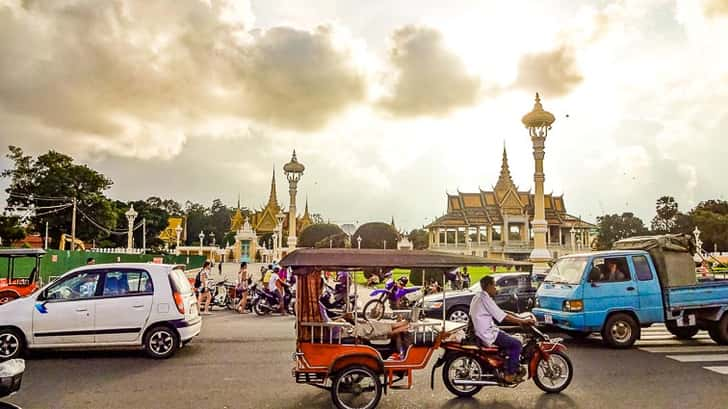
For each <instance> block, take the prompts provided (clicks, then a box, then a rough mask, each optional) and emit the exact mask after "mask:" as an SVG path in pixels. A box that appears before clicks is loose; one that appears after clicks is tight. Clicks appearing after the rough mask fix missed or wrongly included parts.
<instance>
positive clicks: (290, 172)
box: [281, 150, 306, 248]
mask: <svg viewBox="0 0 728 409" xmlns="http://www.w3.org/2000/svg"><path fill="white" fill-rule="evenodd" d="M304 170H306V167H305V166H303V164H302V163H300V162H299V161H298V158H296V151H295V150H294V151H293V156H292V157H291V161H290V162H288V163H286V164H285V165H283V172H284V173H285V174H286V179H288V194H289V195H290V205H289V206H288V240H287V247H288V248H295V247H296V242H297V241H298V239H297V238H296V192H297V190H298V181H299V180H301V176H302V175H303V171H304ZM281 243H283V237H281ZM281 247H282V246H281Z"/></svg>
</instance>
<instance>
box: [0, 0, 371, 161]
mask: <svg viewBox="0 0 728 409" xmlns="http://www.w3.org/2000/svg"><path fill="white" fill-rule="evenodd" d="M241 4H246V3H244V2H239V1H237V0H236V1H232V0H229V1H211V2H209V3H208V4H205V3H204V2H200V1H196V0H185V1H176V2H174V7H173V11H172V9H170V6H171V4H170V3H167V2H152V3H149V2H144V1H107V2H74V1H70V2H63V3H56V2H32V1H26V2H24V3H23V5H22V6H23V7H20V6H17V5H16V6H2V5H0V53H2V56H3V58H2V59H0V116H1V117H2V118H3V119H4V120H5V121H6V125H5V126H6V127H8V128H12V127H13V126H12V124H10V125H8V121H9V122H13V121H24V120H28V119H31V120H33V122H34V124H35V127H36V128H38V127H42V128H45V129H44V132H42V133H43V134H45V135H48V134H52V135H55V137H56V138H58V139H61V140H63V141H64V142H65V143H66V144H68V145H76V144H82V145H89V146H91V147H94V148H96V149H98V150H101V151H110V152H114V153H115V154H119V155H127V156H134V157H158V156H161V157H172V156H174V155H175V154H177V153H179V151H180V149H181V144H182V143H184V141H185V140H186V138H187V137H188V136H189V135H191V134H205V133H208V132H212V130H214V129H215V128H216V125H217V124H219V123H221V122H227V123H230V122H233V123H234V122H236V121H237V122H238V123H237V124H236V125H237V126H240V122H244V121H249V120H254V121H260V122H264V123H266V124H269V125H271V126H273V127H281V128H289V129H298V130H304V131H309V130H313V129H316V128H320V127H322V126H324V125H325V124H326V123H327V121H328V120H329V119H330V118H331V117H332V116H333V115H335V114H336V113H339V112H341V111H342V110H344V109H346V107H347V106H348V105H349V104H351V103H353V102H356V101H359V100H361V99H362V98H363V97H364V88H365V82H364V77H363V75H361V74H360V73H359V72H358V70H357V69H356V67H355V66H354V65H353V63H352V59H351V58H350V57H351V56H350V50H349V48H348V47H347V43H346V38H340V37H339V36H337V32H336V31H335V30H333V29H332V28H330V27H319V28H316V29H314V30H312V31H302V30H295V29H293V28H288V27H278V28H272V29H269V30H265V31H253V32H252V33H249V30H250V28H251V27H248V26H246V24H249V21H250V15H249V14H246V13H249V10H248V7H245V6H243V7H240V5H241ZM171 11H172V12H171ZM3 111H4V112H3Z"/></svg>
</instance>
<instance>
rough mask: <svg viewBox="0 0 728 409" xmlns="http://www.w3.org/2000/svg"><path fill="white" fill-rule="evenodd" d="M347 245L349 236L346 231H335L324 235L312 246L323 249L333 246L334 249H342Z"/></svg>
mask: <svg viewBox="0 0 728 409" xmlns="http://www.w3.org/2000/svg"><path fill="white" fill-rule="evenodd" d="M348 246H349V236H347V235H346V233H343V232H342V233H337V234H332V235H330V236H326V237H324V238H323V239H321V240H319V241H317V242H316V244H314V247H316V248H319V249H323V248H329V247H333V248H335V249H343V248H346V247H348Z"/></svg>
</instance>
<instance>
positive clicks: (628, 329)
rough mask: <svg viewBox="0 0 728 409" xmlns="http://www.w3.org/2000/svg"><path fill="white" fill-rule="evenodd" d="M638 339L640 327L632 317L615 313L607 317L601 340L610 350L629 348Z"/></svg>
mask: <svg viewBox="0 0 728 409" xmlns="http://www.w3.org/2000/svg"><path fill="white" fill-rule="evenodd" d="M639 338H640V326H639V325H637V321H635V319H634V318H632V316H630V315H628V314H624V313H617V314H614V315H612V316H610V317H609V319H607V322H606V323H604V328H602V340H603V341H604V343H605V344H606V345H607V346H610V347H612V348H618V349H623V348H630V347H631V346H632V345H634V343H635V342H636V341H637V340H638V339H639Z"/></svg>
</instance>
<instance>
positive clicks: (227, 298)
mask: <svg viewBox="0 0 728 409" xmlns="http://www.w3.org/2000/svg"><path fill="white" fill-rule="evenodd" d="M235 287H236V286H235V284H233V283H231V282H229V281H227V280H223V281H220V282H218V283H217V284H215V285H214V286H213V288H212V301H210V310H212V308H213V307H220V308H227V309H229V310H233V309H235V307H236V306H237V305H238V301H239V300H238V299H237V298H235V297H231V294H233V295H234V294H235Z"/></svg>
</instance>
